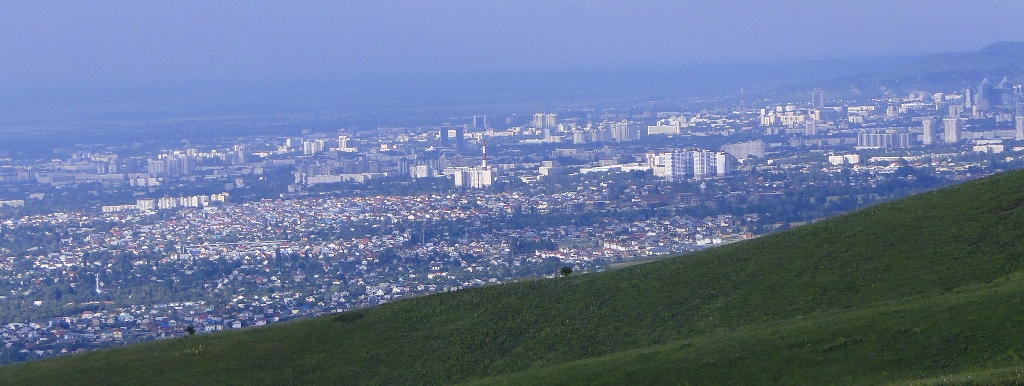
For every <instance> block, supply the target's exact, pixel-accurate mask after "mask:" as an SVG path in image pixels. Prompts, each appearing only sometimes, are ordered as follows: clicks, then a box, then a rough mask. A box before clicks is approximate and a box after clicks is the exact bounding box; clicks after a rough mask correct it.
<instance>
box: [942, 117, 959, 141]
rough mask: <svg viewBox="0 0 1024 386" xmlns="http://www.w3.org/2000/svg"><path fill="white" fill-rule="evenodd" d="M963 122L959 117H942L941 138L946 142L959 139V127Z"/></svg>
mask: <svg viewBox="0 0 1024 386" xmlns="http://www.w3.org/2000/svg"><path fill="white" fill-rule="evenodd" d="M962 124H963V122H961V121H960V118H943V119H942V140H943V141H944V142H946V143H956V142H957V141H959V140H960V127H961V125H962Z"/></svg>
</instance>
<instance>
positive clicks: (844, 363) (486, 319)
mask: <svg viewBox="0 0 1024 386" xmlns="http://www.w3.org/2000/svg"><path fill="white" fill-rule="evenodd" d="M1021 357H1024V172H1020V171H1018V172H1010V173H1005V174H1002V175H998V176H994V177H991V178H986V179H983V180H978V181H973V182H969V183H966V184H962V185H958V186H954V187H950V188H946V189H942V190H939V191H935V192H931V193H927V194H923V195H919V196H915V197H911V198H909V199H905V200H901V201H898V202H893V203H888V204H883V205H878V206H875V207H872V208H869V209H867V210H863V211H859V212H856V213H852V214H849V215H845V216H841V217H837V218H834V219H831V220H827V221H822V222H819V223H816V224H813V225H808V226H804V227H801V228H797V229H794V230H791V231H788V232H784V233H779V234H775V235H771V236H766V237H762V238H759V239H755V240H751V241H747V242H742V243H737V244H732V245H728V246H724V247H720V248H715V249H711V250H707V251H704V252H700V253H695V254H691V255H686V256H681V257H676V258H671V259H666V260H662V261H657V262H652V263H648V264H643V265H638V266H632V267H628V268H623V269H619V270H615V271H610V272H605V273H599V274H587V275H577V276H573V277H569V278H559V279H552V280H537V281H529V282H521V283H514V284H509V285H501V286H494V287H487V288H477V289H471V290H465V291H460V292H456V293H450V294H443V295H436V296H427V297H421V298H415V299H408V300H403V301H398V302H394V303H390V304H386V305H383V306H379V307H375V308H371V309H367V310H363V311H359V312H353V313H347V314H342V315H331V316H325V317H321V318H316V319H311V320H304V321H298V322H293V323H284V324H278V325H271V326H266V327H261V328H254V329H246V330H241V331H232V332H225V333H217V334H211V335H205V336H194V337H188V338H178V339H172V340H165V341H158V342H149V343H143V344H137V345H132V346H127V347H121V348H116V349H108V350H102V351H98V352H93V353H88V354H84V355H75V356H69V357H62V358H55V359H49V360H40V361H35V362H29V363H23V364H17V365H12V366H6V367H0V384H140V383H141V384H252V383H260V384H310V383H321V384H339V383H340V384H447V383H461V382H469V383H479V384H536V383H568V384H572V383H576V384H591V383H604V384H664V383H676V384H685V383H693V384H764V383H781V384H835V383H840V384H879V383H908V384H972V382H973V383H993V382H1004V383H1013V382H1024V379H1022V378H1020V377H1022V374H1024V372H1022V371H1024V362H1021Z"/></svg>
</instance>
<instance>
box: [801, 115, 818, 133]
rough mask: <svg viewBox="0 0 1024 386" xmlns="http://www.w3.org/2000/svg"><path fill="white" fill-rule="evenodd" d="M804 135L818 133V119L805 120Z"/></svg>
mask: <svg viewBox="0 0 1024 386" xmlns="http://www.w3.org/2000/svg"><path fill="white" fill-rule="evenodd" d="M804 135H809V136H813V135H818V121H815V120H814V119H808V120H807V121H805V122H804Z"/></svg>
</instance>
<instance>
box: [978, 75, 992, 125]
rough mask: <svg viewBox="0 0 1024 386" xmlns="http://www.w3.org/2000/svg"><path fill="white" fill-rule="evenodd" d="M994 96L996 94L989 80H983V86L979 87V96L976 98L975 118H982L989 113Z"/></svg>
mask: <svg viewBox="0 0 1024 386" xmlns="http://www.w3.org/2000/svg"><path fill="white" fill-rule="evenodd" d="M994 94H995V93H994V92H993V91H992V85H991V84H989V83H988V78H985V79H984V80H982V81H981V84H980V85H978V95H977V96H976V97H974V99H975V100H974V115H975V116H980V115H981V113H983V112H985V111H988V108H989V107H990V106H991V102H992V97H993V95H994Z"/></svg>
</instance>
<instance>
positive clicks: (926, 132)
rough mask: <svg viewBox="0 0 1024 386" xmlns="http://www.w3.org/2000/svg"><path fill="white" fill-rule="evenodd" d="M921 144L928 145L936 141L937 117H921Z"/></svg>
mask: <svg viewBox="0 0 1024 386" xmlns="http://www.w3.org/2000/svg"><path fill="white" fill-rule="evenodd" d="M921 128H922V131H923V133H921V144H922V145H925V146H928V145H931V144H933V143H935V118H933V117H924V118H923V119H921Z"/></svg>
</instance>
